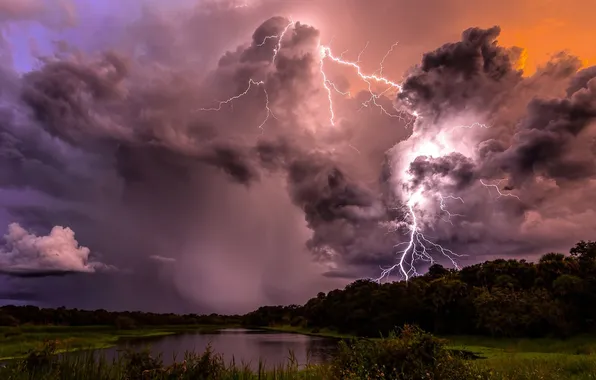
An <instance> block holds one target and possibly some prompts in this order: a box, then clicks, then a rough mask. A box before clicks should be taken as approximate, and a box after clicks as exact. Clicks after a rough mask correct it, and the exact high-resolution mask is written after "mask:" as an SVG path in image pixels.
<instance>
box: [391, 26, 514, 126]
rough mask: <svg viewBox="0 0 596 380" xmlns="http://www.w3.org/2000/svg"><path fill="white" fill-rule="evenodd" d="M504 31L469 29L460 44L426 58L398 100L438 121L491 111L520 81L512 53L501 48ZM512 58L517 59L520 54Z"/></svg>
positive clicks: (406, 81) (448, 46) (448, 45)
mask: <svg viewBox="0 0 596 380" xmlns="http://www.w3.org/2000/svg"><path fill="white" fill-rule="evenodd" d="M499 33H500V28H499V27H497V26H495V27H492V28H490V29H480V28H470V29H467V30H466V31H464V32H463V34H462V40H461V41H459V42H454V43H449V44H445V45H443V46H442V47H440V48H439V49H437V50H435V51H433V52H429V53H426V54H424V56H423V57H422V62H421V63H420V64H419V65H418V66H416V67H415V68H413V69H412V70H411V73H410V74H409V75H408V77H407V78H406V80H405V81H404V83H403V91H402V92H401V93H400V94H399V99H400V100H401V101H403V102H405V103H406V104H407V105H408V106H410V107H412V108H413V109H415V110H416V111H417V112H418V113H419V114H420V115H422V116H426V117H431V118H434V119H435V120H436V119H438V118H439V117H441V116H444V115H446V114H447V113H455V112H464V111H468V110H470V109H471V110H479V109H482V110H485V111H487V110H489V108H488V107H487V105H491V104H495V103H496V101H498V100H499V98H500V97H502V96H505V95H506V93H505V92H506V91H507V90H509V89H511V87H512V86H514V85H515V84H517V83H518V82H520V81H521V79H522V77H521V72H520V71H517V70H514V67H513V65H512V60H511V57H512V53H511V51H508V50H507V49H505V48H503V47H500V46H498V45H497V43H496V38H497V37H498V35H499ZM513 56H515V51H514V54H513Z"/></svg>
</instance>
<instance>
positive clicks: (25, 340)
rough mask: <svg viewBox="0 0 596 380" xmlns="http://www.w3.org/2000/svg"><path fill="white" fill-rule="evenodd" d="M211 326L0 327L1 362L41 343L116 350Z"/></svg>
mask: <svg viewBox="0 0 596 380" xmlns="http://www.w3.org/2000/svg"><path fill="white" fill-rule="evenodd" d="M218 328H220V327H214V326H159V327H155V328H152V327H145V328H142V329H131V330H118V329H116V328H114V327H111V326H81V327H68V326H27V325H24V326H20V327H0V360H6V359H14V358H20V357H24V356H25V355H26V354H27V352H29V351H30V350H32V349H36V348H39V347H40V346H41V345H42V344H43V342H44V341H49V340H51V341H56V342H57V349H58V352H65V351H77V350H81V349H100V348H107V347H112V346H115V345H116V344H117V343H118V342H119V341H121V340H123V339H134V338H149V337H157V336H163V335H172V334H179V333H184V332H208V331H213V330H214V329H218Z"/></svg>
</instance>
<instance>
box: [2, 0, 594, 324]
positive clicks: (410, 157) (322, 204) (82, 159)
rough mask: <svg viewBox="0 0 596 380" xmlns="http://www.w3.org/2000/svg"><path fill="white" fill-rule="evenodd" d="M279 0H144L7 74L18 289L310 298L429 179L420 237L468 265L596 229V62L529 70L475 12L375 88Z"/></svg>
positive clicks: (201, 299) (79, 302) (7, 163)
mask: <svg viewBox="0 0 596 380" xmlns="http://www.w3.org/2000/svg"><path fill="white" fill-rule="evenodd" d="M31 4H35V5H37V3H36V2H32V3H31ZM40 4H41V3H40ZM283 4H285V3H283V2H275V1H264V2H257V3H254V4H251V5H250V6H248V7H244V8H235V7H234V6H232V5H233V4H230V3H226V2H223V3H221V2H220V3H218V4H216V3H210V4H209V5H205V6H198V7H196V8H194V10H193V11H192V12H190V11H188V12H186V13H178V14H171V13H168V12H165V11H163V12H161V11H160V10H159V9H158V8H153V7H149V6H147V7H144V8H143V9H142V10H141V11H140V12H139V13H138V15H137V16H138V17H136V18H135V19H134V20H124V19H112V20H111V21H110V22H112V24H110V25H112V26H113V27H111V28H109V30H106V33H104V34H97V35H96V36H95V37H94V38H93V41H92V42H93V43H91V42H90V41H89V43H88V45H89V46H86V45H85V44H84V43H83V44H79V46H75V44H72V45H71V44H68V43H62V44H59V46H58V47H57V50H54V51H52V53H51V54H46V55H45V56H39V55H38V58H39V59H38V61H37V62H36V65H35V67H34V68H32V69H30V70H27V71H26V72H25V73H23V74H20V73H17V72H15V70H14V69H13V68H12V67H10V66H9V65H5V66H4V67H2V70H1V72H0V81H1V82H2V86H1V88H2V90H0V169H1V174H0V187H1V190H2V192H1V193H0V194H1V197H0V201H1V206H2V207H1V209H0V211H1V212H0V220H2V221H3V222H4V223H5V225H7V226H8V225H10V226H11V227H10V231H12V232H10V231H9V234H8V235H7V236H6V237H5V243H4V244H5V245H4V246H3V248H2V250H1V251H0V253H1V254H2V255H3V256H0V257H3V258H2V259H1V260H2V261H0V263H1V267H2V269H1V271H2V272H3V273H4V274H6V275H10V276H11V278H10V287H11V289H14V293H15V294H17V293H19V292H21V293H22V292H23V290H22V289H21V288H26V287H27V286H31V285H39V284H42V282H41V281H46V282H45V283H46V284H51V287H52V288H55V289H62V290H63V291H61V292H54V293H48V292H46V293H44V291H43V289H41V290H39V293H40V297H39V298H41V299H43V300H45V301H47V302H49V303H60V304H68V305H71V306H84V305H97V306H99V307H110V308H113V307H124V308H129V309H130V308H143V309H152V308H153V309H154V308H155V307H156V306H155V301H154V297H148V296H147V297H143V296H139V295H149V294H162V295H164V296H163V298H164V300H165V299H167V301H164V303H163V304H160V305H159V307H161V308H166V307H172V308H178V309H186V307H187V306H188V305H191V306H190V307H191V308H198V309H200V310H209V311H217V312H237V311H239V310H240V311H248V310H250V309H251V308H254V307H256V306H258V305H260V304H263V303H287V302H301V301H303V300H305V299H306V298H308V297H309V296H312V294H316V292H318V291H319V290H327V289H331V288H333V287H338V286H342V285H343V284H345V283H346V281H347V278H348V277H349V278H350V279H355V278H359V277H371V276H376V275H378V273H379V266H381V267H387V266H390V265H393V264H394V263H395V260H396V254H398V253H399V251H400V248H399V247H403V243H407V241H408V236H410V235H409V232H410V231H411V214H410V213H411V211H410V210H409V206H411V205H412V204H413V201H412V199H413V198H412V195H413V194H415V195H416V197H417V198H416V199H419V200H417V201H416V202H414V203H415V207H414V208H413V209H415V210H416V212H419V215H420V218H419V221H420V224H419V226H418V227H419V231H420V232H422V233H425V234H426V235H425V236H429V237H431V236H432V239H433V240H432V242H433V243H436V244H441V245H443V246H445V247H446V248H449V249H451V250H453V252H457V253H461V254H462V256H459V259H460V260H459V261H460V262H466V261H473V262H477V261H481V260H483V259H484V258H488V257H491V256H490V255H501V256H507V255H518V256H519V255H524V256H531V255H534V254H537V253H543V251H544V250H556V249H564V248H566V247H567V246H569V245H571V244H573V243H574V242H575V241H576V240H579V239H580V238H583V239H586V238H589V237H590V236H591V234H593V233H594V232H595V231H594V230H593V228H592V227H590V224H589V223H586V222H585V221H586V220H590V218H591V217H592V216H593V214H594V210H593V207H592V206H590V205H588V206H586V204H587V203H589V202H588V201H589V200H590V199H591V198H590V197H592V199H593V195H592V196H591V195H590V194H593V191H594V186H595V182H594V178H593V177H594V172H593V168H594V157H595V156H596V153H595V152H596V150H595V148H594V144H593V138H594V136H595V135H594V133H595V132H594V123H593V118H594V116H595V115H594V112H595V105H594V92H595V91H596V88H595V87H594V86H595V85H596V82H595V81H594V79H593V78H594V74H595V73H596V72H595V71H594V70H593V69H592V68H586V69H584V70H582V71H578V70H579V68H580V64H579V63H578V62H579V60H577V59H576V58H574V57H572V56H570V55H568V54H559V55H557V56H554V57H553V59H552V60H551V61H550V62H549V63H548V64H545V65H544V66H542V67H540V68H539V69H538V70H537V72H536V73H535V74H533V75H524V73H523V70H522V67H523V65H522V61H523V50H522V49H521V48H518V47H508V48H507V47H503V46H501V45H500V44H499V43H498V41H497V39H498V38H499V35H500V32H501V29H500V28H499V27H496V26H495V27H489V28H486V29H483V28H477V27H474V28H469V29H466V30H465V31H464V32H463V33H462V34H461V36H460V38H459V40H458V41H456V42H450V43H447V44H444V45H441V46H439V47H438V48H436V49H434V50H432V51H429V52H427V53H425V54H424V55H422V57H421V58H420V57H418V58H417V60H419V61H420V62H419V63H418V64H417V65H412V62H411V60H410V61H408V65H407V66H406V65H405V64H404V63H401V64H399V65H398V64H390V63H388V62H390V61H391V57H390V58H388V61H387V62H385V68H384V71H383V72H384V73H385V74H384V75H389V74H387V73H395V72H399V74H401V72H400V71H403V70H405V69H406V68H407V67H408V66H410V67H409V69H408V70H406V71H405V74H404V78H403V83H402V84H403V87H402V90H401V91H400V92H399V93H397V94H394V93H391V92H383V89H377V88H371V89H372V90H373V91H377V93H375V94H374V96H373V95H372V94H371V93H370V92H369V91H368V85H367V84H366V83H363V82H362V80H361V79H360V78H358V76H357V75H356V74H355V72H354V70H352V69H351V68H350V67H345V65H344V66H341V65H337V64H334V63H333V62H331V61H330V60H328V59H326V60H324V61H323V59H324V57H323V56H322V54H321V53H322V51H321V49H320V48H321V44H322V43H325V39H328V38H329V37H330V36H329V35H328V33H325V31H326V28H325V25H317V24H316V17H311V19H309V18H308V17H307V16H308V15H302V16H304V18H305V20H299V19H296V21H297V22H295V23H293V22H292V21H291V20H290V19H289V18H288V17H282V16H278V14H282V15H283V14H287V11H288V9H290V8H292V7H291V6H289V5H287V6H286V5H283ZM308 4H309V5H308V7H314V5H313V4H314V3H308ZM156 7H157V6H156ZM308 7H307V8H308ZM359 7H360V6H357V5H353V7H352V8H350V9H359ZM448 8H449V7H446V9H445V11H446V12H448V11H450V10H449V9H448ZM1 9H2V8H1V7H0V10H1ZM32 9H33V8H32ZM35 9H37V8H35ZM308 9H310V8H308ZM312 9H314V8H312ZM338 9H339V8H338ZM264 10H265V11H264ZM27 12H29V13H27ZM27 12H24V11H22V10H21V11H19V16H16V13H14V14H13V16H11V17H12V20H17V19H19V20H20V19H24V18H25V17H27V18H31V17H38V16H30V15H33V14H34V13H31V12H30V11H27ZM371 12H372V13H375V12H378V10H371ZM3 14H8V13H3ZM321 17H322V16H321ZM38 18H39V17H38ZM229 25H235V26H236V27H235V28H229ZM89 28H91V27H89ZM89 30H90V29H89ZM459 30H461V29H459ZM282 34H283V35H284V38H283V40H281V41H280V36H281V35H282ZM410 34H411V33H410ZM205 36H207V37H206V38H203V37H205ZM413 38H418V37H417V36H413ZM420 38H421V37H420ZM447 40H449V38H444V39H443V40H442V42H444V41H447ZM391 43H393V42H391ZM391 43H389V44H388V46H391ZM388 46H387V47H388ZM397 46H398V48H397V50H396V51H399V45H397ZM331 48H333V45H331ZM373 48H374V47H373ZM335 50H336V49H333V51H334V52H335ZM335 53H336V55H337V56H339V54H341V51H337V52H335ZM383 54H384V53H383ZM350 56H351V57H352V58H347V57H350ZM342 57H346V59H350V60H352V61H356V59H357V58H356V57H357V54H356V53H355V52H348V53H346V54H345V55H343V56H342ZM382 57H383V55H382V54H381V55H380V58H382ZM363 65H364V64H363ZM400 65H401V66H400ZM396 67H398V68H396ZM322 70H324V73H325V74H323V71H322ZM365 70H366V71H367V72H371V73H372V72H375V71H374V70H377V71H376V73H379V71H378V69H376V68H374V69H371V70H369V68H368V67H366V68H365ZM336 89H337V90H338V91H335V90H336ZM347 91H349V92H350V95H345V93H347ZM381 92H382V93H381ZM341 93H344V95H342V94H341ZM371 96H373V97H371ZM330 100H331V103H330ZM380 106H382V107H383V108H382V109H381V108H380ZM332 112H333V116H334V118H333V119H332V114H331V113H332ZM590 192H592V193H590ZM11 223H18V224H11ZM75 233H76V236H77V238H76V240H75V238H74V234H75ZM79 241H80V242H81V244H80V245H79ZM58 242H60V244H58ZM50 243H51V244H50ZM87 247H88V248H87ZM54 252H57V253H58V255H56V254H54ZM463 255H467V256H463ZM436 259H437V260H439V261H441V260H442V261H443V262H444V263H446V264H451V263H450V261H449V260H445V257H440V255H439V256H438V257H437V258H436ZM422 264H423V266H424V265H426V264H428V263H422ZM115 268H118V270H115ZM110 269H111V270H110ZM421 270H422V269H421ZM75 273H78V274H79V275H77V277H76V281H78V284H80V286H79V287H77V289H76V291H74V290H70V291H69V290H68V289H69V284H70V282H69V281H72V280H71V276H72V275H73V274H75ZM58 274H60V275H61V276H55V275H58ZM22 276H42V277H44V278H37V279H31V278H22ZM15 277H19V278H15ZM147 278H151V279H154V280H155V281H145V280H144V279H147ZM58 294H59V296H58ZM172 294H176V297H171V295H172ZM170 301H171V302H175V303H176V305H174V304H168V302H170ZM181 305H184V307H182V306H181ZM193 310H194V309H193Z"/></svg>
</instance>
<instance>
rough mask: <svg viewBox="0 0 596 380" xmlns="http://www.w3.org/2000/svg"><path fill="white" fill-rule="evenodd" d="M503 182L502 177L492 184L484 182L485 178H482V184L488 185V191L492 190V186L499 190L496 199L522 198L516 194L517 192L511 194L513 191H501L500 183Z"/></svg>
mask: <svg viewBox="0 0 596 380" xmlns="http://www.w3.org/2000/svg"><path fill="white" fill-rule="evenodd" d="M501 182H503V180H502V179H501V180H498V181H497V183H492V184H491V183H486V182H484V181H483V180H480V183H481V184H482V186H484V187H486V188H487V189H488V191H489V192H490V189H491V188H492V189H495V190H496V192H497V194H498V196H497V198H496V199H499V198H501V197H513V198H516V199H518V200H519V199H520V198H519V197H518V196H517V195H515V194H511V193H503V192H501V189H499V185H500V184H501Z"/></svg>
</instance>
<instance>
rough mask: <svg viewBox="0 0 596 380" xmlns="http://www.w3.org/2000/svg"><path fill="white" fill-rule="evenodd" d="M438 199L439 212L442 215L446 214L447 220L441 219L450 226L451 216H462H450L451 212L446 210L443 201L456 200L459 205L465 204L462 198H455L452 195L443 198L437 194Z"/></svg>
mask: <svg viewBox="0 0 596 380" xmlns="http://www.w3.org/2000/svg"><path fill="white" fill-rule="evenodd" d="M438 197H439V208H440V209H441V211H443V213H445V214H447V219H443V220H444V221H446V222H448V223H450V224H451V225H453V222H452V221H451V217H453V216H463V215H461V214H452V213H451V212H449V210H447V206H446V205H445V199H453V200H457V201H460V202H461V203H465V202H464V200H463V198H462V197H455V196H453V195H447V196H443V195H442V194H438Z"/></svg>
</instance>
